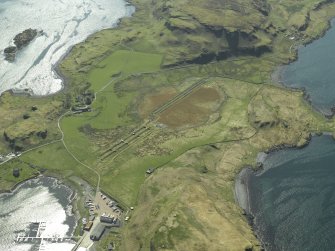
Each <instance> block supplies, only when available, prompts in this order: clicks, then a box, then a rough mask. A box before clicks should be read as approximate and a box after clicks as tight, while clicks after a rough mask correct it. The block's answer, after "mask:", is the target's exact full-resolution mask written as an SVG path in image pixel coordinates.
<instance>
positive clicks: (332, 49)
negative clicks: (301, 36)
mask: <svg viewBox="0 0 335 251" xmlns="http://www.w3.org/2000/svg"><path fill="white" fill-rule="evenodd" d="M334 26H335V20H333V22H332V28H331V29H329V30H328V31H327V33H326V34H325V36H324V37H322V38H320V39H318V40H316V41H314V42H313V43H311V44H309V45H307V46H305V47H302V48H300V49H299V51H298V55H299V57H298V60H297V61H295V62H293V63H291V64H289V65H288V66H286V67H284V68H283V72H282V75H281V80H282V82H284V83H285V85H287V86H289V87H294V88H304V89H305V90H306V92H307V94H308V95H309V99H310V101H311V102H312V104H313V106H314V107H315V108H317V109H318V110H320V111H322V112H324V113H328V114H329V113H330V109H331V108H332V107H334V106H335V27H334Z"/></svg>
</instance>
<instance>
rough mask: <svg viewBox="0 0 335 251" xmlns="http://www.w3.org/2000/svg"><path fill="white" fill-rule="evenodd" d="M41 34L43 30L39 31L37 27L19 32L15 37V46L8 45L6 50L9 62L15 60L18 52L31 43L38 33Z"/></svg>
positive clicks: (6, 57)
mask: <svg viewBox="0 0 335 251" xmlns="http://www.w3.org/2000/svg"><path fill="white" fill-rule="evenodd" d="M41 34H42V31H38V30H35V29H27V30H24V31H23V32H21V33H19V34H17V35H16V36H15V37H14V39H13V42H14V46H8V47H7V48H6V49H5V50H4V54H5V59H6V60H7V61H8V62H14V61H15V58H16V54H17V52H18V51H20V50H21V49H23V48H24V47H26V46H27V45H29V44H30V43H31V41H33V40H34V39H35V38H36V37H37V36H38V35H41Z"/></svg>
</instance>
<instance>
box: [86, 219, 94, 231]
mask: <svg viewBox="0 0 335 251" xmlns="http://www.w3.org/2000/svg"><path fill="white" fill-rule="evenodd" d="M92 226H93V221H89V222H88V223H86V225H85V227H84V230H86V231H90V230H91V228H92Z"/></svg>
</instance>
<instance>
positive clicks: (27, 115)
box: [22, 113, 30, 119]
mask: <svg viewBox="0 0 335 251" xmlns="http://www.w3.org/2000/svg"><path fill="white" fill-rule="evenodd" d="M22 117H23V119H29V118H30V115H29V114H27V113H25V114H23V116H22Z"/></svg>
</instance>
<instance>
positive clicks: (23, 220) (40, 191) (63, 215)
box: [0, 177, 76, 251]
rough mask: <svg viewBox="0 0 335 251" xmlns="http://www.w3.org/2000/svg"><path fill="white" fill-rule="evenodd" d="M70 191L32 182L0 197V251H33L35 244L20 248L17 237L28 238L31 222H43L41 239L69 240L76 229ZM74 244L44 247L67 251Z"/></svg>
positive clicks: (46, 180) (51, 181) (42, 180)
mask: <svg viewBox="0 0 335 251" xmlns="http://www.w3.org/2000/svg"><path fill="white" fill-rule="evenodd" d="M71 197H73V191H72V190H71V189H69V188H68V187H66V186H64V185H61V184H59V182H58V181H57V180H56V179H53V178H46V177H42V178H38V179H32V180H29V181H27V182H24V183H23V184H21V185H19V186H18V187H17V188H16V189H15V191H14V192H12V193H4V194H1V195H0V226H1V227H0V250H1V251H5V250H6V251H33V250H38V248H39V245H38V244H31V243H28V244H20V243H16V242H15V239H16V237H17V235H18V234H24V235H25V236H27V235H32V234H33V233H30V231H29V229H30V228H29V227H30V224H31V223H32V222H46V229H45V231H43V232H42V235H41V236H42V237H50V236H60V237H62V236H71V235H72V234H73V232H74V228H75V226H76V218H75V216H74V215H73V213H72V207H71V203H70V202H71V201H70V200H71ZM74 245H75V243H73V242H65V243H52V242H47V243H46V246H45V247H46V249H44V250H48V251H53V250H55V251H60V250H62V251H71V249H72V248H73V247H74Z"/></svg>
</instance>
